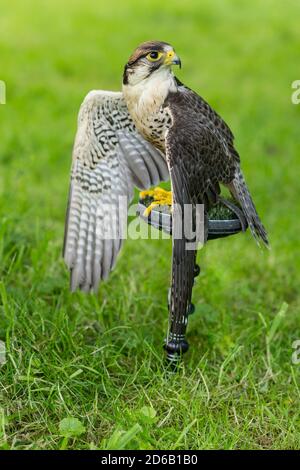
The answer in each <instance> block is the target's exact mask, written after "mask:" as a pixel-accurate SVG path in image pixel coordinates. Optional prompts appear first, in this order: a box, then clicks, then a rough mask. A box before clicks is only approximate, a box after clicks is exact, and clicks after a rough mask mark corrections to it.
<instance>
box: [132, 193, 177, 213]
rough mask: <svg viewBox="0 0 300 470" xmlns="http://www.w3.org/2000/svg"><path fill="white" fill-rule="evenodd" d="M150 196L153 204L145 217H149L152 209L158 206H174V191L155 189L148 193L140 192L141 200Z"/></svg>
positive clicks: (148, 208) (146, 210)
mask: <svg viewBox="0 0 300 470" xmlns="http://www.w3.org/2000/svg"><path fill="white" fill-rule="evenodd" d="M147 196H150V197H152V198H153V202H151V204H150V205H149V206H148V207H147V209H145V211H144V214H143V215H144V216H145V217H148V216H149V214H150V213H151V211H152V209H153V208H154V207H157V206H171V205H172V191H166V190H165V189H162V188H159V187H157V188H154V189H150V190H148V191H142V192H140V197H141V199H145V197H147Z"/></svg>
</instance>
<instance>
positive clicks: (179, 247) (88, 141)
mask: <svg viewBox="0 0 300 470" xmlns="http://www.w3.org/2000/svg"><path fill="white" fill-rule="evenodd" d="M173 65H181V62H180V59H179V57H178V56H177V55H176V53H175V51H174V49H173V47H172V46H171V45H170V44H167V43H165V42H160V41H148V42H144V43H143V44H141V45H140V46H139V47H138V48H137V49H136V50H135V51H134V52H133V54H132V55H131V56H130V58H129V60H128V62H127V64H126V65H125V69H124V74H123V87H122V92H111V91H102V90H99V91H91V92H90V93H89V94H88V95H87V96H86V98H85V100H84V101H83V104H82V106H81V108H80V112H79V118H78V130H77V134H76V139H75V145H74V151H73V162H72V172H71V185H70V194H69V204H68V211H67V218H66V229H65V243H64V259H65V262H66V264H67V266H68V268H69V269H70V271H71V289H72V290H75V289H77V288H79V289H82V290H84V291H91V290H94V291H97V289H98V286H99V283H100V281H101V280H102V279H106V278H107V276H108V275H109V273H110V271H111V270H112V268H113V267H114V265H115V262H116V258H117V255H118V252H119V250H120V247H121V244H122V240H121V239H119V238H118V237H112V238H111V239H105V237H103V236H102V234H103V231H104V230H105V227H106V228H107V226H109V225H114V226H117V233H120V232H119V231H118V229H119V227H118V225H119V224H120V223H121V222H120V220H119V218H118V215H117V216H116V215H115V214H114V216H112V215H111V213H110V211H109V209H108V208H107V207H108V206H109V205H111V204H117V203H118V198H119V196H126V197H127V199H128V202H130V200H131V199H132V196H133V188H134V187H135V186H136V187H138V188H139V189H147V188H149V187H151V186H153V185H156V184H158V183H159V182H160V181H165V180H167V179H169V177H170V178H171V185H172V194H173V204H174V203H176V204H179V205H181V206H183V205H184V204H188V203H189V204H193V205H195V204H204V207H205V211H206V212H207V211H208V209H209V207H210V206H211V205H213V204H215V203H216V201H217V200H218V197H219V194H220V184H222V185H224V186H226V187H227V188H229V191H230V193H231V194H232V196H233V197H234V199H235V200H236V201H237V202H238V203H239V205H240V207H241V209H242V211H243V213H244V215H245V217H246V219H247V222H248V225H249V227H250V229H251V232H252V234H253V236H254V237H255V238H256V239H257V240H260V241H262V242H263V243H264V244H265V245H268V238H267V233H266V230H265V228H264V226H263V225H262V223H261V221H260V219H259V216H258V214H257V212H256V209H255V206H254V203H253V201H252V198H251V195H250V192H249V190H248V188H247V185H246V182H245V179H244V177H243V174H242V171H241V168H240V158H239V154H238V152H237V151H236V149H235V148H234V137H233V134H232V132H231V130H230V129H229V127H228V126H227V124H226V123H225V122H224V121H223V120H222V118H221V117H220V116H219V115H218V114H217V113H216V112H215V111H214V110H213V109H212V108H211V107H210V106H209V104H208V103H207V102H206V101H205V100H204V99H203V98H201V97H200V96H199V95H197V93H195V92H194V91H192V90H191V89H189V88H188V87H187V86H185V85H184V84H183V83H181V82H180V81H179V80H178V79H177V78H176V77H175V76H174V75H173V71H172V66H173ZM114 228H115V227H114ZM184 243H185V240H177V239H174V240H173V265H172V282H173V302H174V305H173V307H172V305H171V310H172V309H174V308H175V307H176V305H175V304H176V302H177V307H178V305H179V307H178V308H179V310H185V309H186V307H187V304H188V302H189V298H190V295H191V286H192V279H193V267H194V255H195V253H194V252H193V251H191V250H189V251H187V250H185V248H184V246H185V245H184Z"/></svg>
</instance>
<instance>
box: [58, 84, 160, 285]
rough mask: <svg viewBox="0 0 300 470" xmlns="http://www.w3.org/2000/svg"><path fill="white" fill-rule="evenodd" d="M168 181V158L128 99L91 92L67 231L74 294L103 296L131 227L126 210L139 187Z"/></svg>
mask: <svg viewBox="0 0 300 470" xmlns="http://www.w3.org/2000/svg"><path fill="white" fill-rule="evenodd" d="M168 178H169V173H168V167H167V164H166V161H165V158H164V156H163V154H162V153H161V152H160V151H159V150H157V149H155V148H154V147H153V146H152V145H151V144H150V143H149V142H147V141H146V140H145V139H143V137H142V136H141V135H140V134H139V133H138V131H137V130H136V128H135V126H134V124H133V122H132V120H131V118H130V116H129V114H128V110H127V107H126V104H125V102H124V99H123V97H122V93H117V92H116V93H115V92H106V91H93V92H90V93H89V94H88V95H87V97H86V98H85V100H84V102H83V103H82V105H81V108H80V112H79V117H78V130H77V134H76V138H75V144H74V150H73V161H72V169H71V184H70V192H69V201H68V210H67V216H66V226H65V240H64V259H65V262H66V264H67V266H68V268H69V269H70V271H71V289H72V290H75V289H76V288H80V289H82V290H84V291H90V290H97V289H98V286H99V282H100V280H101V279H106V278H107V276H108V274H109V273H110V271H111V269H112V268H113V266H114V264H115V262H116V257H117V254H118V252H119V250H120V247H121V243H122V227H123V226H124V224H125V223H126V220H124V212H125V213H127V211H124V206H123V209H122V204H124V202H127V203H129V201H130V200H131V199H132V196H133V188H134V186H137V187H138V188H139V189H147V188H149V187H150V186H152V185H156V184H158V183H159V181H165V180H167V179H168ZM120 198H121V199H120ZM120 204H121V206H120ZM125 207H126V209H127V205H126V206H125Z"/></svg>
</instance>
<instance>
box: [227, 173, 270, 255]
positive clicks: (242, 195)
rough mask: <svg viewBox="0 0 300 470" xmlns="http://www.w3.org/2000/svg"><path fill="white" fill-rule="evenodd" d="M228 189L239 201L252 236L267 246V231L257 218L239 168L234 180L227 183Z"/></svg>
mask: <svg viewBox="0 0 300 470" xmlns="http://www.w3.org/2000/svg"><path fill="white" fill-rule="evenodd" d="M229 189H230V191H231V193H232V195H233V197H234V198H235V199H236V200H237V201H238V202H239V203H240V205H241V207H242V210H243V212H244V215H245V217H246V219H247V222H248V225H249V228H250V230H251V233H252V235H253V237H254V238H255V239H256V241H257V242H258V243H260V241H262V242H263V243H264V245H265V246H266V247H269V240H268V234H267V231H266V229H265V227H264V226H263V224H262V222H261V220H260V218H259V215H258V213H257V211H256V208H255V205H254V202H253V200H252V197H251V194H250V192H249V190H248V188H247V184H246V181H245V179H244V176H243V174H242V172H241V170H240V169H237V171H236V174H235V177H234V180H233V181H232V182H231V183H230V185H229Z"/></svg>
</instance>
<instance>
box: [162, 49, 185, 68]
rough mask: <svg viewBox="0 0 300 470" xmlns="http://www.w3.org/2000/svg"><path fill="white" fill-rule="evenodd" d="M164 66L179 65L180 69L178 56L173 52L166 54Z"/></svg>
mask: <svg viewBox="0 0 300 470" xmlns="http://www.w3.org/2000/svg"><path fill="white" fill-rule="evenodd" d="M164 64H165V65H179V68H180V69H181V60H180V59H179V57H178V55H177V54H175V52H174V51H169V52H167V54H166V58H165V61H164Z"/></svg>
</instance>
